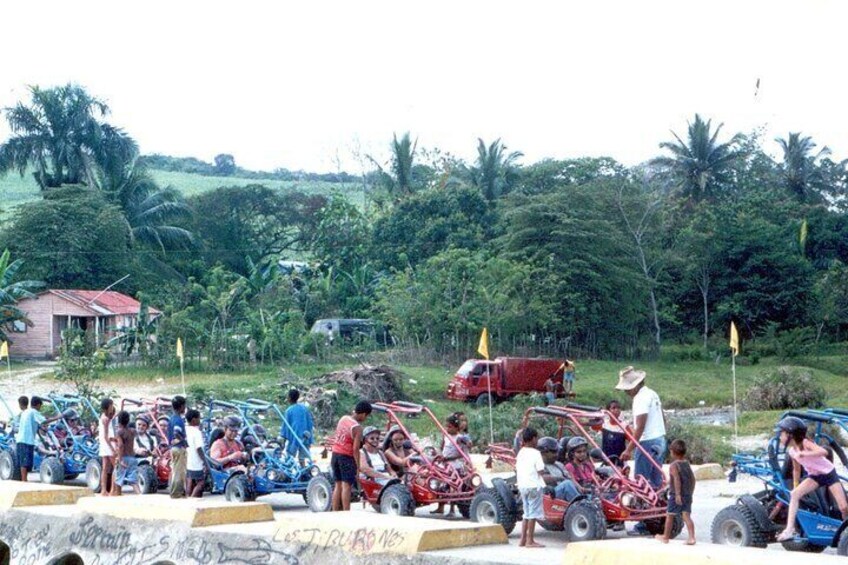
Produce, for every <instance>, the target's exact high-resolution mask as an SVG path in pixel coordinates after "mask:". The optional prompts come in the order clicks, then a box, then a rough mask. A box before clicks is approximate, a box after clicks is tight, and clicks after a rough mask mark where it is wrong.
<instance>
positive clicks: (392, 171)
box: [368, 132, 418, 200]
mask: <svg viewBox="0 0 848 565" xmlns="http://www.w3.org/2000/svg"><path fill="white" fill-rule="evenodd" d="M417 148H418V141H417V140H416V141H412V140H411V139H410V137H409V132H406V133H405V134H403V136H401V138H400V140H398V138H397V134H394V135H393V136H392V144H391V158H390V160H389V163H388V169H389V171H388V172H386V170H385V169H384V167H383V166H382V165H380V163H378V162H377V160H376V159H374V157H372V156H371V155H368V159H369V160H370V161H371V162H372V163H373V164H374V166H376V167H377V173H378V182H379V183H380V184H382V185H383V187H384V188H385V190H386V192H388V193H389V195H390V196H391V197H392V198H393V199H394V200H399V199H400V198H402V197H403V196H407V195H409V194H412V193H413V192H414V187H413V166H414V163H415V152H416V149H417Z"/></svg>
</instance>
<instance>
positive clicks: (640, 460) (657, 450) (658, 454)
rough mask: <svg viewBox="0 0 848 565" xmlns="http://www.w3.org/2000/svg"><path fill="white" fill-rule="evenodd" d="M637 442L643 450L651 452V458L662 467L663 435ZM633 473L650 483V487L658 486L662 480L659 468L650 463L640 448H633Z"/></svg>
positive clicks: (663, 458)
mask: <svg viewBox="0 0 848 565" xmlns="http://www.w3.org/2000/svg"><path fill="white" fill-rule="evenodd" d="M639 444H640V445H641V446H642V447H643V448H644V450H645V451H647V452H648V453H650V454H651V459H653V460H654V461H656V463H657V465H659V466H660V467H662V464H663V461H665V452H666V447H667V446H666V441H665V436H662V437H658V438H654V439H648V440H644V441H640V442H639ZM633 473H634V475H636V476H638V475H642V476H643V477H645V479H646V480H647V481H648V482H649V483H650V484H651V486H652V487H654V488H655V489H656V488H659V487H660V485H661V484H662V482H663V473H662V470H661V469H657V468H656V467H654V465H653V464H652V463H651V460H650V459H648V458H647V457H646V456H645V454H644V453H642V450H641V449H639V448H636V449H634V450H633Z"/></svg>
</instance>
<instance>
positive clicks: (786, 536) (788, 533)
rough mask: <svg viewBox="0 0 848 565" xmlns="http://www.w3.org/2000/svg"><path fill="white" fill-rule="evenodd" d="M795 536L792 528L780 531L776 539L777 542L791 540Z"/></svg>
mask: <svg viewBox="0 0 848 565" xmlns="http://www.w3.org/2000/svg"><path fill="white" fill-rule="evenodd" d="M795 536H796V534H795V532H794V531H792V530H783V531H782V532H780V533H779V534H778V535H777V538H776V541H779V542H783V541H791V540H793V539H795Z"/></svg>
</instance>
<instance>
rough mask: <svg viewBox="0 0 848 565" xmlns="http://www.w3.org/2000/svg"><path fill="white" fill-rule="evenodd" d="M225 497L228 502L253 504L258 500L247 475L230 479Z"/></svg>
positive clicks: (225, 490) (225, 489)
mask: <svg viewBox="0 0 848 565" xmlns="http://www.w3.org/2000/svg"><path fill="white" fill-rule="evenodd" d="M224 496H225V497H226V499H227V502H251V501H252V500H256V493H255V492H253V486H252V485H251V484H250V481H249V480H248V479H247V476H246V475H236V476H234V477H230V480H229V481H227V486H225V487H224Z"/></svg>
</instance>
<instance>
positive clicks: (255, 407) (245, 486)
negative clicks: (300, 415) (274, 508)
mask: <svg viewBox="0 0 848 565" xmlns="http://www.w3.org/2000/svg"><path fill="white" fill-rule="evenodd" d="M225 414H230V415H237V416H238V417H239V418H240V420H241V422H242V425H243V427H242V429H241V430H239V436H240V437H242V438H245V439H247V440H248V441H247V443H246V444H245V450H246V452H247V453H248V455H249V459H248V461H246V462H245V464H244V465H239V466H237V467H235V468H224V467H223V466H222V465H221V464H220V463H218V462H217V461H215V460H214V459H213V458H212V457H211V455H210V449H211V447H212V444H213V443H214V442H215V441H217V440H218V439H220V438H221V437H223V433H224V431H223V429H222V428H221V427H220V426H219V424H220V420H221V416H223V415H225ZM267 414H275V415H277V416H279V417H281V418H282V412H281V411H280V409H279V407H277V406H276V405H274V404H271V403H268V402H264V401H262V400H257V399H250V400H248V401H245V402H239V401H233V402H225V401H221V400H212V401H210V402H209V405H208V412H207V417H206V418H205V420H204V426H205V427H206V428H207V429H209V430H210V432H209V434H208V436H207V437H208V440H207V442H206V449H205V456H206V461H207V464H208V470H209V477H208V478H209V480H208V481H207V482H206V486H207V489H209V490H210V492H212V493H213V494H219V493H223V494H224V495H225V496H226V498H227V500H228V501H237V502H248V501H251V500H254V499H256V497H258V496H264V495H266V494H274V493H280V492H285V493H297V494H301V495H304V493H305V492H306V490H307V485H308V484H309V481H310V480H311V479H313V478H314V477H316V476H318V475H319V474H320V470H319V469H318V466H317V465H315V464H314V463H312V461H311V460H305V461H304V462H303V464H301V462H300V461H299V460H298V459H297V458H296V457H292V456H290V455H289V454H288V453H286V452H285V451H284V450H283V448H282V446H281V445H280V444H279V443H278V442H276V441H267V440H263V438H264V436H265V435H266V434H264V433H263V430H261V429H260V424H258V421H259V417H260V416H263V417H267ZM282 421H283V422H285V418H282ZM286 425H287V424H286ZM301 445H302V444H301Z"/></svg>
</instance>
